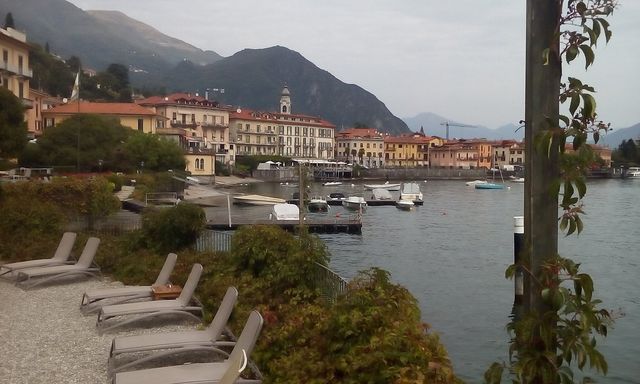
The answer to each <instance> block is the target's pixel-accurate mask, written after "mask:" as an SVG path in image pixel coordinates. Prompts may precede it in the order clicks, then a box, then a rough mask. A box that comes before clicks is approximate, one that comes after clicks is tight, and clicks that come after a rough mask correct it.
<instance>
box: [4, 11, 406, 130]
mask: <svg viewBox="0 0 640 384" xmlns="http://www.w3.org/2000/svg"><path fill="white" fill-rule="evenodd" d="M6 12H11V13H12V14H13V17H14V20H15V23H16V27H17V29H19V30H23V31H25V32H26V33H27V38H28V39H29V40H30V41H33V42H36V43H39V44H40V45H43V46H44V45H45V43H49V46H50V49H51V52H53V53H55V54H57V55H59V56H61V57H63V58H68V57H70V56H72V55H74V56H78V57H79V58H80V59H81V61H82V63H83V66H84V67H91V68H93V69H96V70H104V69H105V68H106V67H107V66H108V65H109V64H111V63H121V64H124V65H126V66H128V67H129V69H130V79H131V82H132V84H133V85H134V86H135V87H140V88H145V89H147V90H148V89H161V88H165V89H166V90H168V91H189V92H197V91H199V92H200V93H202V94H204V93H205V90H206V88H211V89H212V90H213V89H225V93H224V94H222V93H215V94H213V95H212V98H215V99H217V100H219V101H221V102H222V103H225V104H230V105H238V106H241V107H244V108H249V109H256V110H265V111H276V110H278V107H279V104H278V103H279V100H280V91H281V90H282V88H283V86H284V85H285V84H286V85H287V86H288V87H289V90H290V91H291V94H292V104H293V112H294V113H299V114H307V115H313V116H320V117H322V118H324V119H326V120H328V121H330V122H332V123H333V124H335V125H336V127H337V128H338V130H340V129H341V128H349V127H352V126H353V125H354V124H355V123H361V124H365V125H368V126H370V127H373V128H378V129H379V130H381V131H383V132H390V133H394V134H397V133H403V132H404V133H408V132H409V129H408V128H407V125H406V124H405V123H404V122H403V121H402V120H400V119H399V118H397V117H396V116H394V115H393V114H392V113H391V112H390V111H389V110H388V109H387V107H386V106H385V105H384V104H383V103H382V102H381V101H380V100H378V99H377V98H376V97H375V96H374V95H373V94H371V93H370V92H367V91H366V90H364V89H362V88H361V87H359V86H357V85H354V84H346V83H344V82H342V81H340V80H338V79H337V78H335V77H334V76H333V75H331V74H330V73H329V72H327V71H325V70H322V69H320V68H318V67H317V66H315V65H314V64H313V63H311V62H310V61H308V60H307V59H305V58H304V57H303V56H302V55H300V54H299V53H297V52H294V51H291V50H289V49H287V48H284V47H280V46H276V47H271V48H265V49H245V50H243V51H241V52H238V53H236V54H235V55H233V56H231V57H228V58H221V57H220V56H219V55H217V54H215V53H214V52H211V51H202V50H200V49H198V48H196V47H193V46H191V45H189V44H187V43H184V42H182V41H180V40H177V39H174V38H171V37H169V36H166V35H163V34H161V33H160V32H158V31H157V30H155V29H154V28H152V27H150V26H148V25H146V24H143V23H141V22H139V21H136V20H133V19H131V18H129V17H127V16H126V15H124V14H122V13H120V12H113V11H88V12H85V11H83V10H82V9H80V8H78V7H76V6H74V5H73V4H71V3H69V2H67V1H65V0H0V15H2V14H5V13H6ZM202 64H205V65H202Z"/></svg>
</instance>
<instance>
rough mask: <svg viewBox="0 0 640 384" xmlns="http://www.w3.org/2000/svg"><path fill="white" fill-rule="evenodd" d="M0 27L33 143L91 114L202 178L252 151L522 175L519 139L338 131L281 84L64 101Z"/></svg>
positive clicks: (605, 151) (607, 165)
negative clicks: (39, 81) (250, 95)
mask: <svg viewBox="0 0 640 384" xmlns="http://www.w3.org/2000/svg"><path fill="white" fill-rule="evenodd" d="M0 32H1V33H0V37H1V39H0V42H1V44H2V51H3V66H2V85H3V86H4V87H6V88H7V89H9V90H10V91H12V92H13V93H14V94H15V95H16V96H17V97H19V98H20V99H21V100H22V102H23V104H24V105H25V106H26V107H27V109H26V111H25V121H26V122H27V129H28V135H29V137H30V138H31V139H32V140H37V139H38V137H39V136H41V135H42V134H43V133H44V132H46V130H47V129H49V128H51V127H54V126H56V125H58V124H60V123H61V122H63V121H64V120H65V119H68V118H69V117H71V116H75V115H83V114H95V115H100V116H105V117H112V118H115V119H117V120H118V121H119V122H120V124H121V125H123V126H125V127H129V128H130V129H132V130H136V131H140V132H144V133H150V134H154V135H158V136H161V137H163V138H166V139H169V140H172V141H174V142H175V143H178V144H179V145H180V147H181V148H182V149H183V151H184V158H185V163H186V168H185V171H186V172H188V173H189V174H191V175H192V176H195V177H198V178H199V179H202V180H204V181H211V179H212V178H213V177H214V176H215V174H216V169H215V168H216V162H217V163H218V164H220V165H223V166H224V167H226V168H228V169H233V167H234V165H235V164H236V159H237V157H241V156H256V155H261V156H281V157H287V158H293V159H300V160H304V161H315V160H318V161H326V162H340V163H345V164H350V165H357V166H359V167H362V168H364V169H376V168H387V169H388V168H433V169H485V170H489V169H500V170H503V171H520V172H518V173H519V174H520V175H521V176H523V175H522V172H523V166H524V161H525V146H524V143H523V142H518V141H516V140H511V139H509V140H486V139H482V138H476V139H453V138H449V137H448V130H449V125H450V124H451V125H452V126H454V125H455V124H454V123H449V122H443V126H446V133H447V135H446V137H437V136H428V135H425V134H424V132H423V131H420V132H415V133H413V134H402V135H391V134H388V133H384V132H381V131H379V130H378V129H374V128H369V127H361V126H358V127H348V128H345V127H342V128H343V129H341V130H338V129H337V127H336V126H335V125H334V124H332V123H331V122H329V121H327V120H325V119H323V118H322V117H317V116H308V115H304V114H298V113H295V95H292V94H291V92H290V90H289V89H288V87H287V86H286V85H284V86H283V88H282V91H281V96H280V100H274V107H275V106H279V107H278V109H277V110H275V108H274V110H273V111H257V110H251V109H247V108H239V107H234V106H228V105H222V104H220V103H218V102H217V101H215V100H212V99H210V95H209V93H208V92H206V93H205V94H204V95H201V94H198V93H195V92H194V93H172V94H168V95H157V96H151V97H146V98H144V97H142V96H136V95H134V98H133V99H134V100H133V102H130V103H120V102H119V103H114V102H90V101H83V100H82V95H79V94H78V91H79V88H78V84H77V83H76V85H75V87H74V89H75V91H74V92H75V93H74V95H73V96H72V97H71V99H70V100H67V99H61V98H57V97H53V96H51V95H48V94H46V93H44V92H43V91H42V90H39V89H34V88H32V86H31V83H30V81H31V79H32V77H33V71H32V70H31V69H30V67H29V46H28V44H27V42H26V41H27V40H26V35H25V34H24V33H22V32H19V31H17V30H15V29H13V28H7V29H2V30H1V31H0ZM84 73H85V75H87V76H91V75H92V74H95V71H92V70H88V69H85V70H84ZM77 79H78V78H77V77H76V80H77ZM443 128H444V127H443ZM79 140H81V137H80V138H79ZM591 148H592V149H593V152H594V153H595V156H596V157H595V158H596V161H595V162H594V164H593V167H592V170H591V171H592V174H593V175H594V176H600V177H606V176H609V175H613V174H615V171H614V170H612V169H611V149H609V148H607V147H603V146H600V145H591ZM567 149H568V150H569V151H570V150H571V146H570V145H568V146H567Z"/></svg>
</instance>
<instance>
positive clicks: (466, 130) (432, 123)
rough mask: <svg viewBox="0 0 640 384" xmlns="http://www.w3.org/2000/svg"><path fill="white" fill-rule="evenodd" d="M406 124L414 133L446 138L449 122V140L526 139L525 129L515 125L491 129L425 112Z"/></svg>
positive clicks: (406, 118) (410, 119)
mask: <svg viewBox="0 0 640 384" xmlns="http://www.w3.org/2000/svg"><path fill="white" fill-rule="evenodd" d="M402 120H404V122H405V123H407V126H408V127H409V129H411V130H412V131H416V132H417V131H420V128H423V129H424V133H425V134H427V135H430V136H439V137H445V136H446V127H445V125H444V123H445V122H449V138H458V139H473V138H485V139H488V140H501V139H516V140H522V139H523V138H524V128H520V129H518V126H517V125H515V124H506V125H503V126H501V127H499V128H497V129H490V128H487V127H484V126H481V125H476V124H473V123H464V124H463V123H459V122H457V121H455V120H453V119H449V118H446V117H442V116H440V115H437V114H435V113H431V112H424V113H420V114H418V115H416V116H414V117H405V118H403V119H402ZM456 125H472V126H473V127H457V126H456Z"/></svg>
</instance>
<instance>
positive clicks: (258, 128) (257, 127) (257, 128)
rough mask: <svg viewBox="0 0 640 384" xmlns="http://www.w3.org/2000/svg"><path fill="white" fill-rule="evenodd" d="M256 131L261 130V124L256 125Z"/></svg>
mask: <svg viewBox="0 0 640 384" xmlns="http://www.w3.org/2000/svg"><path fill="white" fill-rule="evenodd" d="M256 132H260V124H258V125H256Z"/></svg>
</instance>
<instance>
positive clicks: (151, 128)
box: [41, 101, 164, 133]
mask: <svg viewBox="0 0 640 384" xmlns="http://www.w3.org/2000/svg"><path fill="white" fill-rule="evenodd" d="M41 113H42V117H43V119H44V129H45V130H46V129H47V128H48V127H53V126H56V125H58V124H60V123H61V122H63V121H64V120H66V119H68V118H69V117H71V116H74V115H78V114H95V115H100V116H108V117H114V118H116V119H117V120H118V121H119V122H120V124H122V125H124V126H125V127H129V128H131V129H134V130H137V131H140V132H144V133H156V127H157V126H158V124H159V123H158V120H164V117H162V116H159V115H157V114H156V113H155V112H154V111H152V110H150V109H148V108H144V107H141V106H139V105H137V104H134V103H93V102H87V101H74V102H71V103H67V104H61V105H58V106H55V107H53V108H50V109H46V110H43V111H42V112H41Z"/></svg>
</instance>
